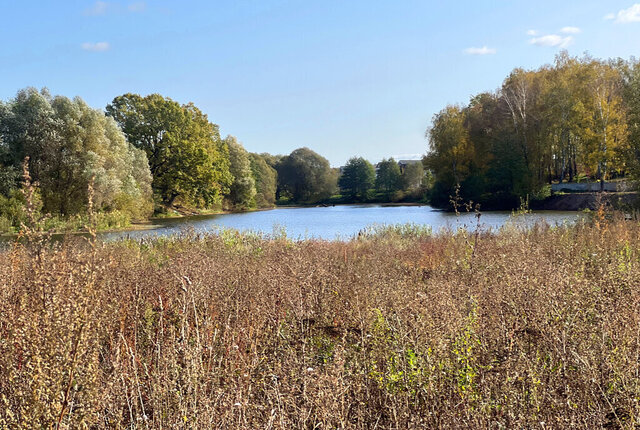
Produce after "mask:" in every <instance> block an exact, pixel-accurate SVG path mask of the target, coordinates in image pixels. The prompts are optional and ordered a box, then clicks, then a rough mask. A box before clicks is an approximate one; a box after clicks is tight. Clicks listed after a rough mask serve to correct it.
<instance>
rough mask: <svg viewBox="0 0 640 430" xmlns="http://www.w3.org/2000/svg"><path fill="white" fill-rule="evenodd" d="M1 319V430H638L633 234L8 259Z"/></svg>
mask: <svg viewBox="0 0 640 430" xmlns="http://www.w3.org/2000/svg"><path fill="white" fill-rule="evenodd" d="M476 239H477V241H476ZM0 309H2V311H1V312H0V428H4V427H7V428H44V427H46V428H49V427H59V428H83V427H90V428H243V429H259V428H278V429H292V428H301V429H302V428H304V429H313V428H318V429H333V428H360V429H364V428H367V429H368V428H379V429H389V428H393V429H404V428H597V427H607V428H634V427H636V426H638V424H639V423H640V406H639V404H638V400H639V399H640V375H639V371H640V227H639V226H638V225H637V224H636V223H629V222H623V221H619V222H611V223H610V222H605V221H603V220H600V222H597V223H595V224H594V225H582V226H577V227H574V228H556V229H552V228H549V227H545V226H538V227H536V228H533V229H531V230H530V231H527V232H523V231H517V230H513V229H511V230H509V229H505V230H504V231H502V232H500V233H498V234H482V235H480V236H479V237H477V238H475V237H474V235H473V234H471V233H470V234H467V233H444V234H439V235H434V236H432V235H428V234H424V232H420V231H419V230H415V229H405V230H398V229H396V230H393V229H391V230H388V231H386V232H383V233H379V234H377V235H365V236H363V237H361V238H359V239H356V240H353V241H351V242H347V243H340V242H324V241H311V240H309V241H302V242H291V241H288V240H286V239H284V238H280V239H277V238H276V239H273V240H264V239H261V238H258V237H254V236H250V235H240V234H235V233H232V232H225V233H223V234H221V235H217V236H207V237H198V236H185V237H181V238H175V239H171V240H158V241H153V242H143V243H140V242H119V243H110V244H98V245H96V246H91V245H90V244H87V243H85V242H78V241H76V242H66V243H63V244H59V245H56V246H55V247H53V248H52V247H47V246H42V245H40V246H37V245H30V246H28V247H25V246H18V245H16V246H14V247H13V248H12V249H10V250H8V251H5V252H2V253H0Z"/></svg>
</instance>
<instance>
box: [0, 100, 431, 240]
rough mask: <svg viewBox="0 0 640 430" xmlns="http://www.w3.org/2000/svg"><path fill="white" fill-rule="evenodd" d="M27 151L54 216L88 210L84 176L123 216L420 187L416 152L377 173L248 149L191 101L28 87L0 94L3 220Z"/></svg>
mask: <svg viewBox="0 0 640 430" xmlns="http://www.w3.org/2000/svg"><path fill="white" fill-rule="evenodd" d="M25 159H28V169H29V172H30V176H31V178H32V179H33V181H34V183H35V184H37V191H38V193H37V196H38V202H37V203H38V206H39V211H40V212H41V213H43V214H45V213H46V214H52V215H53V216H54V218H55V219H69V218H72V217H78V216H79V215H81V214H84V213H86V210H87V204H88V201H87V200H88V195H87V192H88V191H87V190H88V188H89V184H92V185H91V186H92V188H93V207H94V208H96V209H97V210H98V212H99V213H101V214H110V216H111V219H115V220H117V221H118V222H120V221H122V222H124V223H127V222H129V221H130V220H143V219H147V218H149V217H150V216H151V215H152V214H153V213H154V211H155V212H156V213H158V212H159V213H162V212H166V211H171V210H172V209H175V208H180V209H185V210H198V209H207V208H215V209H232V210H246V209H251V208H264V207H272V206H274V205H275V204H276V203H277V202H281V203H293V204H317V203H321V202H334V203H336V202H353V201H372V200H374V201H375V200H380V199H386V200H401V199H404V198H421V196H423V195H424V192H423V191H424V186H423V185H424V184H423V181H422V178H423V177H424V176H425V175H424V170H423V169H422V164H421V163H417V164H414V165H411V166H407V167H405V168H404V169H402V170H401V168H400V167H399V166H398V164H397V163H396V162H395V161H394V160H392V159H388V160H383V162H381V163H380V164H379V169H378V172H377V173H376V171H375V168H374V167H373V165H372V164H371V163H369V162H368V161H366V160H364V159H363V158H359V157H356V158H352V159H351V160H349V162H348V163H347V165H346V166H345V167H344V168H342V171H341V169H335V168H331V167H330V165H329V161H328V160H327V159H326V158H324V157H322V156H321V155H319V154H317V153H316V152H314V151H312V150H310V149H309V148H299V149H296V150H294V151H293V152H291V154H289V155H271V154H268V153H262V154H257V153H250V152H248V151H247V150H245V148H244V147H243V146H242V144H241V143H240V142H239V141H238V140H237V139H236V138H235V137H234V136H226V137H224V138H223V137H221V136H220V132H219V127H218V125H216V124H214V123H212V122H211V121H210V120H209V119H208V117H207V115H206V114H204V113H203V112H202V111H201V110H200V109H198V108H197V107H196V106H195V105H194V104H193V103H188V104H180V103H178V102H176V101H174V100H171V99H170V98H167V97H163V96H161V95H159V94H151V95H148V96H144V97H143V96H140V95H138V94H124V95H121V96H118V97H116V98H114V99H113V101H112V102H111V103H109V104H108V105H107V106H106V108H105V110H104V111H101V110H99V109H93V108H91V107H89V106H88V105H87V104H86V103H85V102H84V101H83V100H82V99H80V98H78V97H76V98H74V99H69V98H67V97H63V96H52V95H51V94H50V93H49V92H48V91H47V90H46V89H43V90H37V89H34V88H26V89H23V90H21V91H19V92H18V93H17V95H16V97H15V98H13V99H11V100H8V101H6V102H2V101H0V231H8V230H11V229H16V228H18V227H19V226H20V224H21V223H22V222H23V221H24V220H25V211H24V197H23V195H22V193H21V184H22V180H23V178H22V164H23V162H24V160H25ZM421 193H422V194H421ZM114 214H117V215H118V216H117V217H115V218H114ZM116 226H117V225H116ZM107 227H113V225H108V226H107Z"/></svg>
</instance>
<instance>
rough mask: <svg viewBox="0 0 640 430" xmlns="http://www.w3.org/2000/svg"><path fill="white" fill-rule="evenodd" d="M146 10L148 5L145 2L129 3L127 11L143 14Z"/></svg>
mask: <svg viewBox="0 0 640 430" xmlns="http://www.w3.org/2000/svg"><path fill="white" fill-rule="evenodd" d="M146 8H147V4H146V3H145V2H143V1H138V2H135V3H129V5H128V6H127V10H129V12H143V11H144V10H145V9H146Z"/></svg>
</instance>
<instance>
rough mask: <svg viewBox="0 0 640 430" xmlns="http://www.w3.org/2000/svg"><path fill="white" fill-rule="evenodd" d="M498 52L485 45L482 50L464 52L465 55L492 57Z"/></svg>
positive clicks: (470, 49)
mask: <svg viewBox="0 0 640 430" xmlns="http://www.w3.org/2000/svg"><path fill="white" fill-rule="evenodd" d="M496 52H498V51H497V50H496V49H495V48H489V47H487V46H486V45H485V46H483V47H482V48H473V47H472V48H467V49H465V50H464V53H465V54H468V55H492V54H495V53H496Z"/></svg>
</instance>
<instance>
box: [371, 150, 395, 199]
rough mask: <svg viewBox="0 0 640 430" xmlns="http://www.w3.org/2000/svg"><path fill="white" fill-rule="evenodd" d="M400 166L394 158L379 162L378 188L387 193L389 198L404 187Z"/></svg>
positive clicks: (377, 173)
mask: <svg viewBox="0 0 640 430" xmlns="http://www.w3.org/2000/svg"><path fill="white" fill-rule="evenodd" d="M401 175H402V173H401V172H400V166H398V163H397V162H396V160H394V159H393V158H389V159H384V160H382V161H381V162H379V163H378V171H377V172H376V183H375V185H376V189H377V190H378V191H379V192H382V193H385V194H386V196H387V198H391V195H392V194H393V193H394V192H395V191H398V190H399V189H400V188H401V187H402V183H401Z"/></svg>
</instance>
